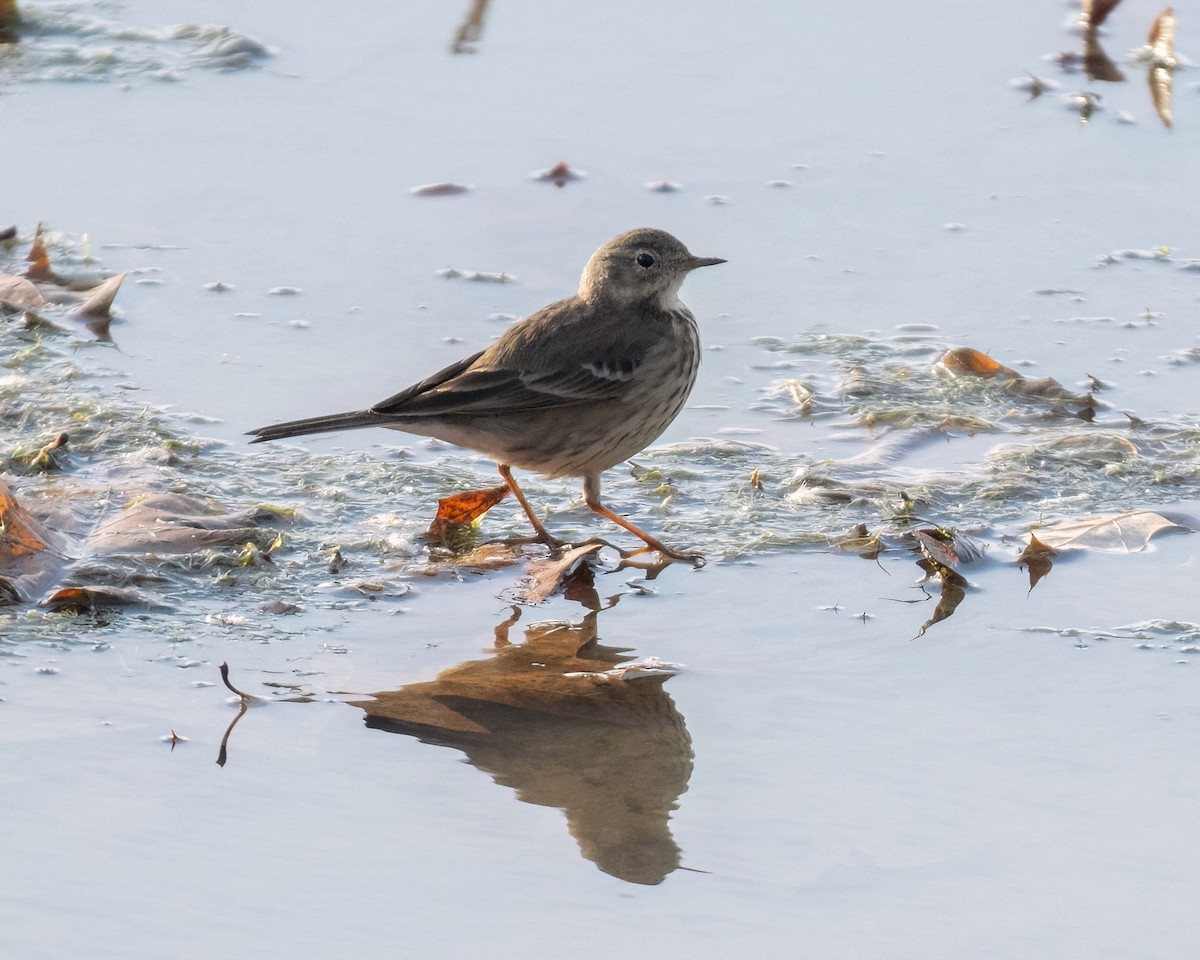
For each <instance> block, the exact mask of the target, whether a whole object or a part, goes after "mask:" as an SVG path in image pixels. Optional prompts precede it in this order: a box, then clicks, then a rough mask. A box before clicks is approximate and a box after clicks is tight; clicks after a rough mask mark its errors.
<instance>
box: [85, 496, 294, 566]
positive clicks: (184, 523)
mask: <svg viewBox="0 0 1200 960" xmlns="http://www.w3.org/2000/svg"><path fill="white" fill-rule="evenodd" d="M277 516H278V515H277V514H275V513H273V512H271V511H268V510H243V511H240V512H238V513H225V512H224V511H222V510H221V509H219V508H217V507H214V506H212V505H211V504H208V503H205V502H204V501H201V500H197V499H195V498H194V497H186V496H184V495H183V494H178V493H155V494H150V495H149V496H146V497H144V498H142V499H141V500H139V501H137V502H135V503H133V504H130V505H129V506H127V507H126V508H125V509H123V510H122V511H121V512H120V513H119V514H117V515H116V516H114V517H112V518H111V519H109V520H106V521H105V522H104V523H102V524H100V526H99V527H97V528H96V531H95V532H94V533H93V534H92V535H91V537H89V538H88V548H89V549H90V550H91V551H92V552H93V553H154V554H166V553H191V552H193V551H197V550H211V549H219V548H221V547H241V546H242V545H243V544H245V543H246V542H247V541H251V542H253V543H255V544H256V545H259V544H261V547H260V548H259V549H260V550H261V549H264V548H265V549H270V547H269V545H270V543H271V541H272V540H273V539H274V538H275V531H274V530H272V529H270V528H268V527H267V526H266V524H267V523H268V522H269V521H272V520H275V519H276V518H277Z"/></svg>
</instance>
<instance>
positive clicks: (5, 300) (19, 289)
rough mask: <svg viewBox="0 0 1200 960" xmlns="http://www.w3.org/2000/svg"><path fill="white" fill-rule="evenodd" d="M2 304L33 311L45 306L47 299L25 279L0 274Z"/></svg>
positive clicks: (0, 301)
mask: <svg viewBox="0 0 1200 960" xmlns="http://www.w3.org/2000/svg"><path fill="white" fill-rule="evenodd" d="M0 303H2V304H5V305H7V306H10V307H15V308H17V309H19V310H32V309H34V308H35V307H41V306H44V305H45V303H46V298H45V297H43V296H42V294H41V291H39V290H38V288H37V287H36V286H34V284H33V283H32V282H31V281H29V280H27V279H25V278H24V277H14V276H13V275H12V274H10V273H0Z"/></svg>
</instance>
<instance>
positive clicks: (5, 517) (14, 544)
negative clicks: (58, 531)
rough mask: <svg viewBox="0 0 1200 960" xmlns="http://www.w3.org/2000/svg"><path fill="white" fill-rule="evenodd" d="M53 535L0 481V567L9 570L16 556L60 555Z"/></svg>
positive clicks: (6, 485)
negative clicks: (44, 553) (45, 553)
mask: <svg viewBox="0 0 1200 960" xmlns="http://www.w3.org/2000/svg"><path fill="white" fill-rule="evenodd" d="M54 540H55V538H54V535H53V534H51V533H50V531H49V530H47V529H46V528H45V527H43V526H42V524H41V523H39V522H38V521H37V520H36V519H35V518H34V517H33V516H32V515H31V514H30V513H29V511H28V510H26V509H25V508H24V507H22V506H21V505H20V504H19V503H17V499H16V497H14V496H13V495H12V493H11V491H10V490H9V489H8V484H6V483H5V482H4V481H3V480H0V567H8V566H9V565H10V564H11V563H12V561H13V560H14V559H15V558H17V557H27V556H29V555H31V554H37V553H43V552H47V553H51V554H56V555H60V556H61V554H60V551H58V550H57V549H56V548H55V546H54Z"/></svg>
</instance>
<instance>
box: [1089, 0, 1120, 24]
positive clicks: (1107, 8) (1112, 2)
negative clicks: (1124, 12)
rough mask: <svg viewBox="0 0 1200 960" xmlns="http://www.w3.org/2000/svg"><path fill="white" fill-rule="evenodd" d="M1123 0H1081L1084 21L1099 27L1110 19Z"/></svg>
mask: <svg viewBox="0 0 1200 960" xmlns="http://www.w3.org/2000/svg"><path fill="white" fill-rule="evenodd" d="M1120 2H1121V0H1081V4H1080V6H1081V8H1082V11H1081V12H1082V15H1083V22H1084V23H1085V24H1086V25H1087V26H1089V27H1093V28H1095V27H1098V26H1100V24H1102V23H1104V21H1105V20H1106V19H1108V15H1109V14H1110V13H1112V12H1113V10H1114V9H1116V7H1117V5H1118V4H1119V3H1120Z"/></svg>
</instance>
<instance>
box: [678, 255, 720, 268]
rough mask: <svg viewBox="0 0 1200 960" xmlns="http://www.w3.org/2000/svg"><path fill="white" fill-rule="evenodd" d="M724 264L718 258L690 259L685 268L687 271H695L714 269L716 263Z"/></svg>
mask: <svg viewBox="0 0 1200 960" xmlns="http://www.w3.org/2000/svg"><path fill="white" fill-rule="evenodd" d="M724 262H725V261H724V260H722V259H721V258H720V257H692V258H691V259H690V260H688V261H687V263H686V264H685V266H686V267H687V268H688V269H689V270H695V269H696V268H697V267H715V266H716V265H717V264H718V263H724Z"/></svg>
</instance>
